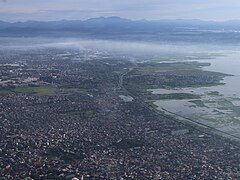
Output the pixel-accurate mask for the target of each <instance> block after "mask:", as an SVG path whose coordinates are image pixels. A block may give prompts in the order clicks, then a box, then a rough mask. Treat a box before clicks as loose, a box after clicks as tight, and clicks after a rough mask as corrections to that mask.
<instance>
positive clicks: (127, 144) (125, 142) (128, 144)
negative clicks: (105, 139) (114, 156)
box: [114, 139, 145, 149]
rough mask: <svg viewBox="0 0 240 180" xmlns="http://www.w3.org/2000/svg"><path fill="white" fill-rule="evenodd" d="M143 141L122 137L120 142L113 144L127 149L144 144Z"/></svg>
mask: <svg viewBox="0 0 240 180" xmlns="http://www.w3.org/2000/svg"><path fill="white" fill-rule="evenodd" d="M144 144H145V143H144V142H143V141H141V140H137V139H122V140H121V141H120V142H117V143H115V144H114V146H116V147H117V148H118V149H129V148H136V147H142V146H144Z"/></svg>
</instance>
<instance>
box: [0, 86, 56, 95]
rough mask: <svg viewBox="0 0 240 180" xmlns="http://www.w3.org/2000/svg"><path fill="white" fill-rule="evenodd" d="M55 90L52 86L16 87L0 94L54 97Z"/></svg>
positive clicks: (4, 90) (1, 91) (3, 90)
mask: <svg viewBox="0 0 240 180" xmlns="http://www.w3.org/2000/svg"><path fill="white" fill-rule="evenodd" d="M56 91H57V88H56V87H53V86H39V87H30V86H23V87H16V88H8V89H2V90H0V94H8V93H19V94H32V95H37V96H54V95H56Z"/></svg>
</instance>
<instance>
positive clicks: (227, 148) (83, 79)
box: [0, 49, 240, 179]
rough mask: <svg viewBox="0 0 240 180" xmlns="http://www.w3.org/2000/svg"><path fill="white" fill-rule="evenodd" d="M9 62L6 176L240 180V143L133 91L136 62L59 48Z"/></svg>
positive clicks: (2, 105) (1, 127)
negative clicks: (184, 119) (187, 120)
mask: <svg viewBox="0 0 240 180" xmlns="http://www.w3.org/2000/svg"><path fill="white" fill-rule="evenodd" d="M0 58H1V63H2V64H1V65H0V74H1V81H0V87H1V90H0V131H1V134H0V179H24V178H26V179H74V178H75V179H94V178H95V179H238V178H240V174H239V172H240V167H239V162H240V157H239V150H240V149H239V147H238V146H237V144H234V143H231V142H229V141H228V140H226V139H224V138H221V137H218V136H215V135H213V134H209V133H206V132H201V131H199V130H196V129H194V128H192V127H190V126H186V125H184V124H182V123H180V122H178V121H177V120H176V119H174V118H173V117H166V116H165V115H164V114H161V112H156V111H154V110H152V109H151V108H150V107H149V106H148V104H146V103H145V102H144V101H143V99H142V98H141V95H140V94H137V96H136V94H134V88H132V89H131V94H129V91H128V88H127V87H130V86H129V84H126V83H125V82H124V80H125V79H127V80H128V82H129V81H130V80H131V78H133V77H125V76H127V75H128V72H129V71H130V70H132V68H133V67H134V66H136V64H133V63H131V62H129V61H127V60H126V59H118V58H114V57H112V56H110V55H106V54H103V53H100V52H78V51H73V50H57V49H50V50H45V49H44V50H35V51H32V52H24V51H20V52H11V53H10V52H9V53H4V54H1V57H0ZM140 66H142V64H141V65H140ZM130 75H132V74H131V73H130ZM155 76H156V75H155ZM155 76H154V78H156V77H155ZM169 76H171V77H172V75H169ZM191 78H193V79H194V77H191ZM197 78H198V79H199V77H197ZM208 78H209V77H206V80H207V82H213V80H210V79H208ZM214 78H215V76H214ZM160 79H161V78H160ZM173 79H175V78H173ZM183 80H184V78H183V79H178V78H177V81H178V83H179V81H183ZM189 80H191V79H189ZM166 82H168V83H171V81H166ZM194 82H195V81H194ZM214 82H215V79H214ZM158 83H161V81H158ZM172 83H174V82H172ZM124 85H127V86H126V87H125V86H124ZM121 95H122V96H132V97H133V99H132V100H129V101H124V99H122V98H120V96H121Z"/></svg>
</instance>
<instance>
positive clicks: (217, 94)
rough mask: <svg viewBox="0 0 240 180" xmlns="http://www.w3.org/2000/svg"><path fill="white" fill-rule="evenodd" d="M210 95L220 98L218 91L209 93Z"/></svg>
mask: <svg viewBox="0 0 240 180" xmlns="http://www.w3.org/2000/svg"><path fill="white" fill-rule="evenodd" d="M208 95H210V96H220V94H219V92H218V91H212V92H209V93H208Z"/></svg>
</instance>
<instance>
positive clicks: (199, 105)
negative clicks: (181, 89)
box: [189, 100, 207, 107]
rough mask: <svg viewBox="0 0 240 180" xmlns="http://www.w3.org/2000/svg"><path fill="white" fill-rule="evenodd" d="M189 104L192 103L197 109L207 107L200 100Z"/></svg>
mask: <svg viewBox="0 0 240 180" xmlns="http://www.w3.org/2000/svg"><path fill="white" fill-rule="evenodd" d="M189 102H191V103H194V104H195V105H196V106H198V107H207V106H206V105H205V104H204V103H203V102H202V101H201V100H192V101H189Z"/></svg>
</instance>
